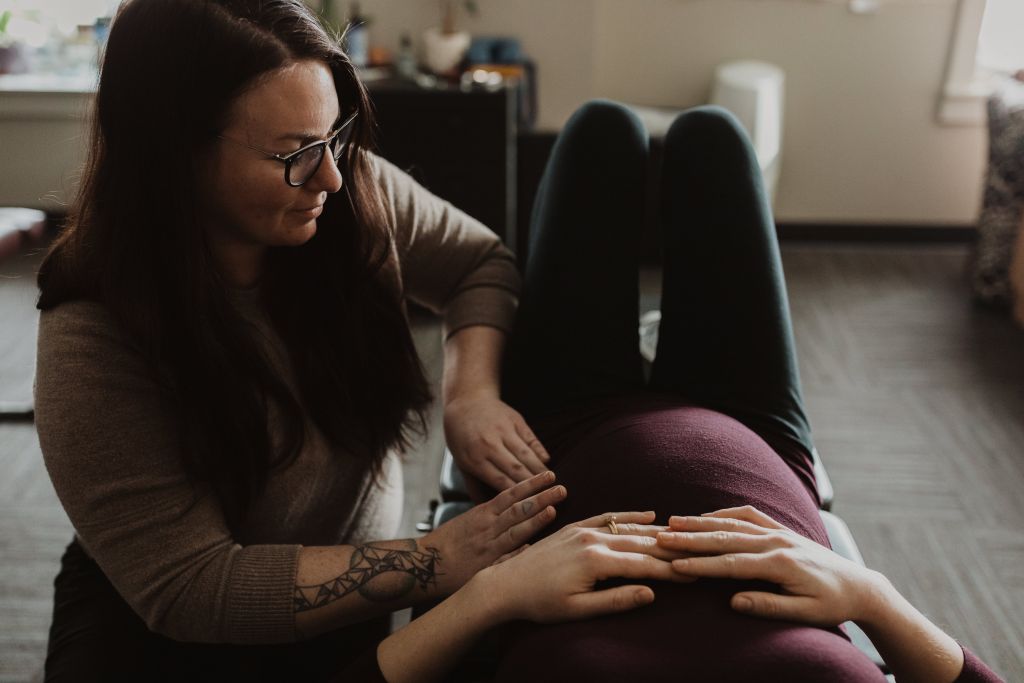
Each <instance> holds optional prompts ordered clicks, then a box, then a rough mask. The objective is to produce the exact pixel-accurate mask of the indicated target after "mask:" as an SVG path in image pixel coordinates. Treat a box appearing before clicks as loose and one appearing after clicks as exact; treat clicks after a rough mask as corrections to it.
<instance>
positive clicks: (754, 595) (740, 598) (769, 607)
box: [730, 591, 815, 621]
mask: <svg viewBox="0 0 1024 683" xmlns="http://www.w3.org/2000/svg"><path fill="white" fill-rule="evenodd" d="M730 605H731V606H732V608H733V609H734V610H736V611H737V612H742V613H744V614H750V615H752V616H755V617H765V618H766V619H790V620H793V621H809V620H810V619H811V618H812V617H813V615H814V608H815V600H814V598H808V597H805V596H796V595H779V594H778V593H759V592H756V591H751V592H746V593H737V594H736V595H734V596H732V600H731V601H730Z"/></svg>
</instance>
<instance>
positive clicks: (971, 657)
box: [953, 643, 1006, 683]
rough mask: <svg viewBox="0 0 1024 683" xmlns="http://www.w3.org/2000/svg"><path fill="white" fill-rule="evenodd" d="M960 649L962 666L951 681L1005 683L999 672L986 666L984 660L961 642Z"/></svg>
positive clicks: (955, 682) (961, 682)
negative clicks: (962, 660) (962, 653)
mask: <svg viewBox="0 0 1024 683" xmlns="http://www.w3.org/2000/svg"><path fill="white" fill-rule="evenodd" d="M957 644H958V645H960V649H961V650H963V651H964V668H963V669H961V670H960V675H959V676H957V677H956V680H955V681H953V683H1006V682H1005V681H1004V680H1003V679H1002V678H1000V676H999V674H997V673H996V672H995V671H993V670H992V669H990V668H988V666H987V665H986V664H985V662H983V661H981V660H980V659H979V658H978V656H977V655H976V654H974V653H973V652H971V651H970V650H968V649H967V648H966V647H964V646H963V645H962V644H960V643H957Z"/></svg>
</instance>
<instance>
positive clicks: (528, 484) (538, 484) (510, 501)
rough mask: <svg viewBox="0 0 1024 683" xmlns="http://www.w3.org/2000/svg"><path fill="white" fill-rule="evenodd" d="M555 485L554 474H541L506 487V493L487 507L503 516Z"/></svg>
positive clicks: (500, 494)
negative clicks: (513, 507)
mask: <svg viewBox="0 0 1024 683" xmlns="http://www.w3.org/2000/svg"><path fill="white" fill-rule="evenodd" d="M553 483H555V473H554V472H551V471H548V472H541V473H540V474H537V475H534V476H532V477H530V478H529V479H527V480H526V481H521V482H519V483H518V484H516V483H513V484H511V485H510V486H507V487H505V490H504V491H502V492H501V493H499V494H498V495H496V496H495V497H494V498H492V499H491V500H490V501H489V502H488V503H486V505H488V506H490V507H491V511H492V512H493V513H494V514H501V513H502V512H504V511H505V510H507V509H508V508H510V507H512V506H513V505H515V504H516V503H518V502H519V501H521V500H525V499H526V498H529V497H530V496H532V495H533V494H535V493H537V492H538V491H542V490H544V489H545V488H547V487H548V486H551V484H553Z"/></svg>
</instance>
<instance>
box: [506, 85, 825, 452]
mask: <svg viewBox="0 0 1024 683" xmlns="http://www.w3.org/2000/svg"><path fill="white" fill-rule="evenodd" d="M647 168H648V136H647V133H646V131H645V129H644V126H643V124H642V123H641V122H640V120H639V119H638V118H637V116H636V115H635V114H634V113H633V112H631V111H630V110H629V109H628V108H627V107H625V106H623V105H620V104H617V103H614V102H610V101H604V100H597V101H592V102H589V103H587V104H586V105H584V106H583V107H582V108H580V109H579V110H578V111H577V112H576V113H575V114H574V115H573V116H572V117H571V118H570V120H569V122H568V123H567V124H566V126H565V128H564V129H563V131H562V133H561V134H560V135H559V137H558V140H557V142H556V144H555V147H554V150H553V152H552V155H551V159H550V160H549V162H548V166H547V169H546V170H545V173H544V177H543V180H542V181H541V184H540V190H539V192H538V196H537V199H536V203H535V205H534V212H533V216H532V225H531V232H530V242H529V253H528V255H527V261H526V277H525V285H524V290H523V294H522V298H521V302H520V309H519V317H518V320H517V323H516V325H517V326H516V330H515V333H514V334H513V335H512V337H511V339H510V340H509V347H508V351H507V353H506V360H505V370H504V378H505V379H504V393H505V397H506V399H507V400H508V401H509V402H510V403H511V404H512V405H513V406H515V407H517V408H518V409H519V410H521V411H522V412H523V413H524V415H525V416H526V418H527V419H528V420H530V419H534V418H540V417H543V416H548V415H551V414H553V413H557V412H558V411H559V410H562V409H565V408H569V407H572V406H574V405H577V404H578V403H580V402H581V401H587V400H590V399H594V398H597V397H603V396H611V395H617V394H627V393H633V392H636V391H644V386H645V382H644V377H643V373H642V364H641V358H640V355H639V350H638V345H639V339H638V317H639V311H638V306H639V304H638V299H639V292H638V268H639V246H638V243H639V237H640V227H641V224H642V220H643V207H644V205H645V192H646V187H647V184H648V183H647V177H646V173H647ZM661 219H662V220H661V222H662V226H663V231H664V232H663V244H664V253H665V259H664V280H663V288H662V289H663V293H662V303H661V311H662V319H661V328H660V337H659V340H658V352H657V359H656V361H655V363H654V367H653V370H652V373H651V377H650V382H649V385H648V389H647V390H653V391H656V392H666V393H672V394H676V395H679V396H682V397H685V398H686V399H688V400H691V401H693V402H694V403H697V404H699V405H702V406H706V407H709V408H713V409H715V410H718V411H720V412H723V413H725V414H727V415H730V416H732V417H734V418H736V419H738V420H739V421H741V422H743V423H744V424H745V425H746V426H748V427H749V428H750V429H752V430H753V431H754V432H756V433H757V434H758V435H760V436H761V437H762V438H763V439H765V441H767V442H768V443H769V444H770V445H771V446H773V448H775V449H776V450H777V451H779V452H780V454H782V455H783V457H784V458H785V457H786V455H785V453H789V452H792V451H793V449H794V448H795V449H797V450H799V451H801V452H802V453H803V454H804V455H807V454H809V453H810V452H811V449H812V444H811V435H810V427H809V425H808V422H807V417H806V415H805V413H804V409H803V403H802V399H801V393H800V378H799V372H798V369H797V362H796V353H795V349H794V345H793V333H792V328H791V325H790V317H789V306H788V303H787V300H786V288H785V282H784V280H783V275H782V264H781V261H780V258H779V249H778V243H777V241H776V235H775V226H774V223H773V220H772V215H771V209H770V207H769V202H768V197H767V195H766V193H765V190H764V186H763V184H762V180H761V173H760V170H759V167H758V164H757V158H756V156H755V154H754V151H753V149H752V148H751V145H750V143H749V141H748V140H747V137H746V134H745V133H744V132H743V129H742V127H741V126H740V124H739V122H738V121H737V120H736V119H735V117H733V116H732V114H730V113H729V112H727V111H726V110H724V109H722V108H719V107H698V108H696V109H691V110H688V111H685V112H683V113H681V114H680V115H679V116H678V118H677V119H676V120H675V121H674V122H673V124H672V126H671V128H670V129H669V131H668V134H667V135H666V137H665V151H664V166H663V170H662V180H661Z"/></svg>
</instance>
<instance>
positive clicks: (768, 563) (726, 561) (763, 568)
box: [672, 552, 782, 583]
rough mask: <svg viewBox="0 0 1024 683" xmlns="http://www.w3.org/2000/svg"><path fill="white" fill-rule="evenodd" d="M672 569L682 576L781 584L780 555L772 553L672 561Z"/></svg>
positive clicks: (731, 554)
mask: <svg viewBox="0 0 1024 683" xmlns="http://www.w3.org/2000/svg"><path fill="white" fill-rule="evenodd" d="M672 569H673V570H675V571H676V572H678V573H680V574H684V575H686V576H694V577H710V578H718V579H763V580H765V581H774V582H775V583H780V582H781V579H782V572H781V567H780V566H779V564H778V555H777V553H775V552H770V553H766V554H765V553H757V554H754V553H730V554H728V555H712V556H708V557H688V558H683V559H679V560H672Z"/></svg>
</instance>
